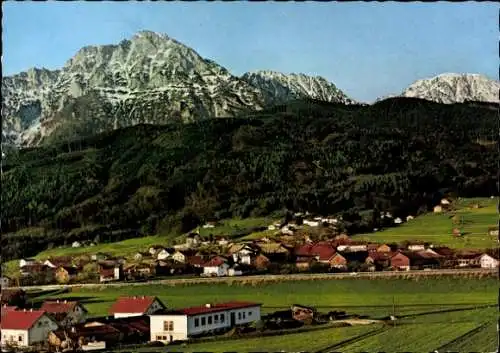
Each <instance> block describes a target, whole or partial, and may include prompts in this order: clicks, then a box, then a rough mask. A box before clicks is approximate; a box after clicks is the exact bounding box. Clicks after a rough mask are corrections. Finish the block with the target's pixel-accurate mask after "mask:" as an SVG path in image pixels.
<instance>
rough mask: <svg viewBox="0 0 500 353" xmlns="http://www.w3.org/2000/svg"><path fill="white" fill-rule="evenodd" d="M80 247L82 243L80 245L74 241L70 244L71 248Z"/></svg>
mask: <svg viewBox="0 0 500 353" xmlns="http://www.w3.org/2000/svg"><path fill="white" fill-rule="evenodd" d="M81 246H82V243H80V242H79V241H74V242H73V243H72V244H71V247H72V248H79V247H81Z"/></svg>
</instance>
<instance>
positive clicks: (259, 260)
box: [252, 254, 271, 271]
mask: <svg viewBox="0 0 500 353" xmlns="http://www.w3.org/2000/svg"><path fill="white" fill-rule="evenodd" d="M270 264H271V261H270V260H269V259H268V258H267V257H266V256H265V255H262V254H260V255H257V256H256V257H255V258H254V259H253V260H252V265H253V266H254V267H255V268H256V269H257V270H260V271H263V270H267V268H268V267H269V265H270Z"/></svg>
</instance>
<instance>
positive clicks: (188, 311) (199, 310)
mask: <svg viewBox="0 0 500 353" xmlns="http://www.w3.org/2000/svg"><path fill="white" fill-rule="evenodd" d="M261 305H262V304H259V303H252V302H236V301H234V302H226V303H220V304H211V305H210V307H208V306H207V305H200V306H192V307H189V308H184V309H176V310H174V311H173V312H172V313H178V314H182V315H188V316H193V315H200V314H207V313H214V312H219V311H226V310H234V309H243V308H250V307H253V306H261Z"/></svg>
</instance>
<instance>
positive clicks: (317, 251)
mask: <svg viewBox="0 0 500 353" xmlns="http://www.w3.org/2000/svg"><path fill="white" fill-rule="evenodd" d="M335 253H336V250H335V248H334V247H333V246H332V245H330V244H327V243H317V244H307V245H302V246H300V247H298V248H296V250H295V255H297V256H300V257H307V256H313V257H316V256H317V257H319V260H320V261H328V260H330V259H331V258H332V257H333V256H334V255H335Z"/></svg>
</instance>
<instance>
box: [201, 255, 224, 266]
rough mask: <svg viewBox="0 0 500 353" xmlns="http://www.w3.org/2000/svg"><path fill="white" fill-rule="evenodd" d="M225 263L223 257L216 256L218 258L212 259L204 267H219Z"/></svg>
mask: <svg viewBox="0 0 500 353" xmlns="http://www.w3.org/2000/svg"><path fill="white" fill-rule="evenodd" d="M225 263H226V259H224V258H223V257H221V256H216V257H214V258H212V259H210V260H209V261H207V262H206V263H205V264H204V265H203V266H204V267H218V266H222V265H223V264H225Z"/></svg>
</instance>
